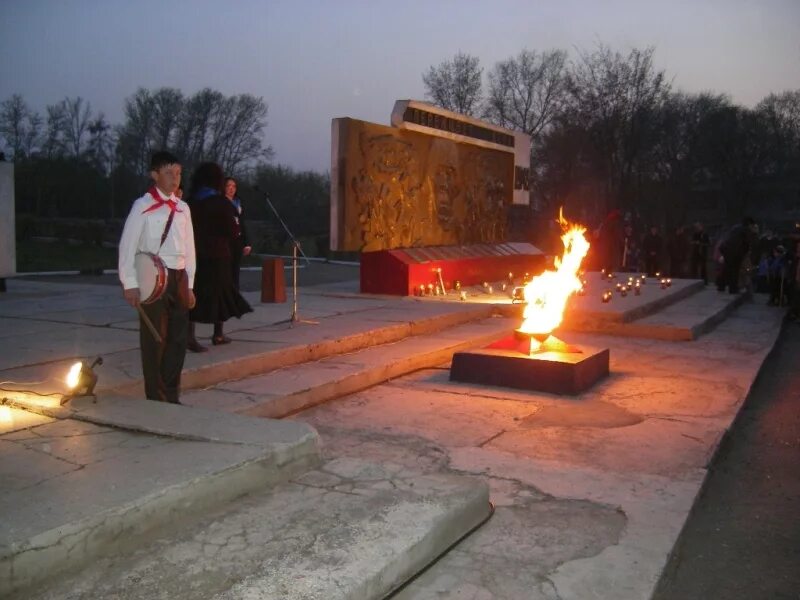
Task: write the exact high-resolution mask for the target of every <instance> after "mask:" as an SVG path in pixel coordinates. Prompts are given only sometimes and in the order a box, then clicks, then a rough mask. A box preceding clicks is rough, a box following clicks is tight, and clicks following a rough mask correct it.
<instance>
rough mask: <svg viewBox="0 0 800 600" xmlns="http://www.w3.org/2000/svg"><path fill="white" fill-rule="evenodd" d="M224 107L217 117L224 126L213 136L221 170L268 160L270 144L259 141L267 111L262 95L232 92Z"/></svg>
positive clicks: (270, 149) (269, 157)
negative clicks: (215, 136)
mask: <svg viewBox="0 0 800 600" xmlns="http://www.w3.org/2000/svg"><path fill="white" fill-rule="evenodd" d="M226 108H227V112H226V114H225V117H224V118H219V119H218V120H219V122H221V123H223V122H224V123H225V124H226V127H225V129H224V130H223V131H221V132H220V135H219V137H218V139H217V140H215V149H216V158H217V160H218V161H219V162H220V164H222V166H223V167H224V168H225V170H226V171H228V172H230V173H235V172H237V171H239V170H240V169H241V167H242V166H243V165H244V164H245V163H252V162H253V161H259V160H267V161H268V160H270V159H271V158H272V156H273V151H272V147H271V146H265V145H264V142H263V139H264V135H263V133H264V129H265V128H266V126H267V111H268V108H267V104H266V103H265V102H264V100H263V98H256V97H255V96H251V95H250V94H242V95H239V96H233V97H232V98H230V99H229V102H227V103H226Z"/></svg>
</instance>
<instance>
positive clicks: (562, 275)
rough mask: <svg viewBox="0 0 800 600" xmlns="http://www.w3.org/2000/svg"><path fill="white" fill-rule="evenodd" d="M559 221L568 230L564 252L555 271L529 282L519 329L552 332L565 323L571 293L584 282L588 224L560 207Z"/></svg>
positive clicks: (534, 332) (557, 260) (547, 272)
mask: <svg viewBox="0 0 800 600" xmlns="http://www.w3.org/2000/svg"><path fill="white" fill-rule="evenodd" d="M558 222H559V224H560V225H561V229H562V231H563V232H564V234H563V235H562V236H561V241H562V242H563V244H564V254H563V256H562V257H561V258H560V259H559V258H556V259H555V271H551V270H547V271H545V272H544V273H542V274H541V275H539V276H538V277H535V278H533V279H532V280H531V281H530V283H528V284H527V285H526V286H525V301H526V302H527V305H526V306H525V311H524V313H523V315H522V317H523V321H522V325H521V326H520V327H519V331H521V332H524V333H528V334H532V335H533V334H540V335H541V334H549V333H550V332H551V331H553V330H554V329H555V328H556V327H558V326H559V325H560V324H561V320H562V319H563V317H564V308H565V307H566V305H567V300H568V299H569V297H570V295H571V294H573V293H574V292H577V291H578V290H579V289H580V288H581V285H582V282H581V279H580V277H579V276H578V271H579V270H580V268H581V262H582V261H583V259H584V257H585V256H586V253H587V252H589V242H588V241H587V240H586V236H585V235H584V234H585V233H586V228H585V227H582V226H580V225H574V224H570V223H568V222H567V220H566V219H564V215H563V212H562V211H561V210H559V213H558Z"/></svg>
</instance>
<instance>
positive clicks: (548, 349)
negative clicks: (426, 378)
mask: <svg viewBox="0 0 800 600" xmlns="http://www.w3.org/2000/svg"><path fill="white" fill-rule="evenodd" d="M529 348H530V341H529V340H523V339H519V338H518V337H515V336H509V337H508V338H504V339H502V340H500V341H499V342H495V343H494V344H491V345H489V346H487V347H486V348H481V349H479V350H470V351H467V352H456V353H455V354H454V355H453V362H452V365H451V367H450V380H451V381H462V382H466V383H480V384H484V385H493V386H500V387H510V388H517V389H522V390H535V391H539V392H548V393H551V394H572V395H574V394H579V393H581V392H582V391H584V390H586V389H588V388H590V387H591V386H592V385H594V384H595V383H596V382H598V381H599V380H600V379H602V378H604V377H605V376H606V375H608V372H609V367H608V364H609V358H610V351H609V349H608V348H604V349H599V348H592V347H587V346H579V347H576V346H569V345H566V344H564V343H563V342H558V343H555V344H554V343H550V340H548V342H545V347H544V348H543V349H542V350H541V351H537V352H534V353H533V354H530V353H529Z"/></svg>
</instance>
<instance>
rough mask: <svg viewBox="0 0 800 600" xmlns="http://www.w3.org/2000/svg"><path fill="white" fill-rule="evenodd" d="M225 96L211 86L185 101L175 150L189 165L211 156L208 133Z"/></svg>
mask: <svg viewBox="0 0 800 600" xmlns="http://www.w3.org/2000/svg"><path fill="white" fill-rule="evenodd" d="M224 101H225V96H223V95H222V94H221V93H220V92H218V91H216V90H212V89H211V88H205V89H202V90H200V91H199V92H197V93H196V94H195V95H194V96H192V97H191V98H189V99H188V100H187V101H186V104H185V107H184V111H183V114H182V115H181V119H180V122H179V123H178V131H177V146H176V148H177V151H178V153H179V154H180V155H181V156H182V157H183V160H184V161H185V163H186V164H187V165H189V166H190V167H191V166H193V165H196V164H198V163H200V162H202V161H203V160H207V159H209V158H211V157H210V156H209V155H208V152H207V150H208V144H209V138H210V133H211V130H212V127H213V124H214V121H215V119H216V117H217V112H218V110H219V108H220V106H221V105H222V104H223V102H224Z"/></svg>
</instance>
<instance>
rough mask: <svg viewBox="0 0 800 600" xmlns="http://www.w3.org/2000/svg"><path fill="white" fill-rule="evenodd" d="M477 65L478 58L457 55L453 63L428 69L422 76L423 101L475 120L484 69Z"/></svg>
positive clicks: (449, 61) (443, 63)
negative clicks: (424, 96) (425, 100)
mask: <svg viewBox="0 0 800 600" xmlns="http://www.w3.org/2000/svg"><path fill="white" fill-rule="evenodd" d="M479 64H480V59H478V57H476V56H470V55H469V54H464V53H462V52H459V53H458V54H456V55H455V56H454V57H453V60H446V61H444V62H442V63H440V64H439V66H436V67H434V66H431V67H430V68H429V69H428V72H427V73H423V75H422V82H423V83H424V84H425V95H426V97H427V98H430V99H431V100H433V102H434V104H436V105H437V106H441V107H442V108H445V109H447V110H452V111H455V112H459V113H462V114H465V115H470V116H475V115H476V114H477V113H478V112H479V109H480V103H481V98H482V91H481V87H482V83H481V79H482V75H483V69H482V68H480V66H479Z"/></svg>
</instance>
